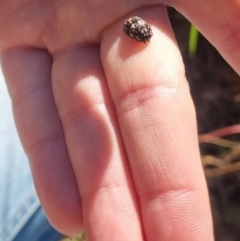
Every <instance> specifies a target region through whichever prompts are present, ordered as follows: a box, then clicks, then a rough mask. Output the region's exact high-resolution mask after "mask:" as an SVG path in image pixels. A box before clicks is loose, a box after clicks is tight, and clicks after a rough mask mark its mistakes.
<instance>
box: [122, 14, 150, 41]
mask: <svg viewBox="0 0 240 241" xmlns="http://www.w3.org/2000/svg"><path fill="white" fill-rule="evenodd" d="M123 31H124V32H125V33H126V34H127V35H128V36H129V37H130V38H133V39H136V40H137V41H138V42H143V43H146V42H149V41H150V39H151V37H152V36H153V32H152V29H151V27H150V26H149V25H148V24H147V23H146V22H145V21H144V20H143V19H141V18H139V17H137V16H135V17H131V18H129V19H128V20H127V21H126V22H125V24H124V27H123Z"/></svg>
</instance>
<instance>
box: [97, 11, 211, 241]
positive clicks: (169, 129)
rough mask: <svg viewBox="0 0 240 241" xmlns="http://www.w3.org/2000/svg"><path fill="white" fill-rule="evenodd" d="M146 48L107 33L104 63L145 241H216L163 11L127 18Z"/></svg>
mask: <svg viewBox="0 0 240 241" xmlns="http://www.w3.org/2000/svg"><path fill="white" fill-rule="evenodd" d="M132 16H140V17H142V18H143V19H145V20H147V22H149V23H150V24H151V25H152V28H153V37H152V39H151V41H150V43H149V44H146V45H145V44H143V43H139V42H136V41H135V40H133V39H131V38H129V37H128V36H126V35H125V33H124V32H123V30H122V27H123V23H124V21H125V20H122V21H120V22H119V23H118V24H116V26H115V27H114V28H111V29H109V30H108V31H107V32H106V33H105V34H104V39H103V42H102V52H101V53H102V61H103V67H104V70H105V73H106V77H107V81H108V84H109V89H110V93H111V95H112V98H113V101H114V104H115V107H116V111H117V114H118V120H119V125H120V129H121V133H122V137H123V141H124V144H125V147H126V150H127V155H128V158H129V162H130V166H131V171H132V174H133V177H134V181H135V185H136V189H137V194H138V196H139V202H140V208H141V214H142V220H143V226H144V232H145V233H146V240H149V241H150V240H184V241H186V240H191V241H192V240H213V237H212V225H211V215H210V210H209V203H208V195H207V189H206V184H205V179H204V175H203V171H202V167H201V162H200V157H199V150H198V143H197V131H196V123H195V122H196V120H195V112H194V108H193V104H192V100H191V97H190V94H189V90H188V87H187V82H186V80H185V76H184V69H183V65H182V60H181V57H180V54H179V50H178V48H177V45H176V42H175V40H174V37H173V33H172V31H171V27H170V24H169V21H168V19H167V14H166V9H165V8H163V7H161V6H154V7H151V8H148V9H146V8H145V9H144V10H140V11H137V12H134V13H132Z"/></svg>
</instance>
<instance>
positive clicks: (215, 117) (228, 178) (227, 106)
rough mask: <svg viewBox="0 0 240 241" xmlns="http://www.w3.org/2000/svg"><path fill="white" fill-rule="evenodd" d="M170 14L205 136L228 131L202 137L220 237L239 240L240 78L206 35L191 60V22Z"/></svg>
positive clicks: (205, 166) (202, 150)
mask: <svg viewBox="0 0 240 241" xmlns="http://www.w3.org/2000/svg"><path fill="white" fill-rule="evenodd" d="M169 14H170V19H171V23H172V26H173V28H174V32H175V35H176V38H177V41H178V44H179V47H180V49H181V53H182V56H183V60H184V63H185V67H186V76H187V79H188V81H189V85H190V89H191V94H192V98H193V101H194V104H195V107H196V113H197V121H198V132H199V135H201V134H205V133H209V132H212V131H216V130H219V129H222V128H224V127H227V128H225V129H223V130H220V131H218V132H215V133H210V134H212V135H210V138H209V135H208V136H199V138H200V139H201V144H200V149H201V155H202V162H203V166H204V170H205V174H206V179H207V184H208V188H209V195H210V201H211V207H212V214H213V221H214V232H215V239H216V241H239V240H240V134H239V133H240V126H233V127H230V126H232V125H238V124H239V123H240V77H239V76H238V75H237V74H236V73H235V72H234V71H233V70H232V68H231V67H230V66H229V65H228V64H227V63H226V62H225V61H224V59H223V58H222V57H221V56H220V54H219V53H218V52H217V50H216V49H215V48H214V47H213V46H212V45H211V44H210V43H209V42H208V41H207V40H206V39H205V38H204V37H203V36H202V35H200V36H199V40H198V41H199V42H198V49H197V54H196V56H195V58H193V59H190V58H189V57H188V36H189V27H190V23H189V22H188V21H187V20H186V19H185V18H183V17H182V16H181V15H180V14H179V13H177V12H176V11H175V10H173V9H169ZM232 133H235V134H232ZM214 134H216V135H217V136H218V135H220V136H221V138H219V136H218V137H216V136H215V137H214ZM230 134H231V135H230ZM201 137H202V138H201Z"/></svg>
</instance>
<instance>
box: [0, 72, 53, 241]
mask: <svg viewBox="0 0 240 241" xmlns="http://www.w3.org/2000/svg"><path fill="white" fill-rule="evenodd" d="M39 208H40V204H39V200H38V198H37V196H36V193H35V189H34V186H33V182H32V178H31V173H30V169H29V165H28V160H27V158H26V156H25V154H24V152H23V149H22V147H21V144H20V141H19V138H18V135H17V132H16V129H15V125H14V121H13V116H12V111H11V102H10V99H9V97H8V93H7V89H6V86H5V83H4V80H3V76H2V73H1V70H0V241H12V240H13V239H14V238H15V237H16V236H17V235H18V234H19V232H20V231H21V230H23V229H24V226H25V227H26V225H28V227H31V228H32V229H33V230H36V228H37V226H36V225H39V224H40V225H41V227H42V226H43V223H44V222H45V223H47V225H48V226H49V227H50V225H49V223H48V222H47V220H46V218H45V219H44V218H43V217H44V214H43V212H42V211H41V209H39ZM39 210H40V211H39ZM37 213H38V215H36V214H37ZM34 215H35V216H34ZM33 216H34V217H35V219H34V220H35V229H34V228H33V227H32V226H31V225H30V224H31V223H30V221H29V220H31V218H32V217H33ZM38 216H39V219H40V220H42V222H40V221H39V222H36V217H38ZM44 220H45V221H44ZM51 229H52V228H51V227H50V229H47V228H45V229H41V230H42V231H43V232H44V230H45V231H46V230H48V231H49V230H51ZM39 230H40V229H39ZM52 231H53V232H54V233H55V231H54V230H53V229H52ZM29 234H32V233H31V232H29V233H28V234H27V233H25V235H29ZM41 236H42V237H43V235H38V237H39V238H40V237H41ZM32 240H34V241H35V240H36V241H37V240H38V241H52V240H55V239H51V238H49V239H47V238H44V239H34V238H33V237H31V236H30V237H29V236H26V237H23V236H22V239H17V241H32Z"/></svg>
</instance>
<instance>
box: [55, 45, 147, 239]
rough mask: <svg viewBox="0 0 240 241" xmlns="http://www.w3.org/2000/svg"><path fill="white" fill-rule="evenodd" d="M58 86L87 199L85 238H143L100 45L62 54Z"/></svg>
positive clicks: (59, 103)
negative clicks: (100, 56) (100, 54)
mask: <svg viewBox="0 0 240 241" xmlns="http://www.w3.org/2000/svg"><path fill="white" fill-rule="evenodd" d="M53 86H54V96H55V99H56V103H57V106H58V110H59V114H60V118H61V120H62V123H63V128H64V133H65V137H66V140H67V146H68V150H69V155H70V157H71V161H72V166H73V168H74V172H75V176H76V179H77V182H78V186H79V190H80V194H81V198H82V207H83V222H84V228H85V232H86V239H87V240H91V241H98V240H101V241H105V240H106V241H109V240H136V241H141V240H143V239H142V233H141V226H140V222H139V218H138V210H137V205H136V202H135V194H134V190H133V187H132V185H131V179H130V174H129V168H128V166H127V165H126V161H125V155H124V151H123V148H122V144H121V138H120V137H119V135H118V126H117V124H116V118H115V112H114V109H113V105H112V102H111V98H110V97H109V94H108V88H107V85H106V82H105V77H104V75H103V71H102V66H101V62H100V59H99V47H98V46H95V47H94V46H93V47H88V48H87V47H86V48H80V49H74V50H71V51H68V52H62V53H58V55H57V56H56V57H55V58H54V65H53Z"/></svg>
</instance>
